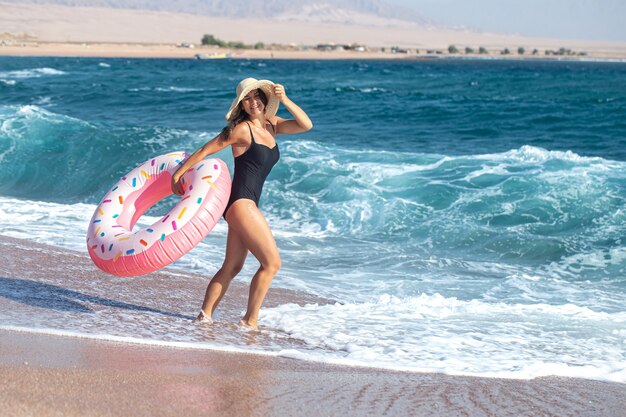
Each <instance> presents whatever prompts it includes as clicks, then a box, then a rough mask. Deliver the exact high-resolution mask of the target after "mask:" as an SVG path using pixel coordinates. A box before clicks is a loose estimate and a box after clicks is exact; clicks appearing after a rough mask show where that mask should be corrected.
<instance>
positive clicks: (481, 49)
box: [478, 46, 487, 55]
mask: <svg viewBox="0 0 626 417" xmlns="http://www.w3.org/2000/svg"><path fill="white" fill-rule="evenodd" d="M478 53H479V54H481V55H485V54H486V53H487V49H485V47H484V46H481V47H480V48H478Z"/></svg>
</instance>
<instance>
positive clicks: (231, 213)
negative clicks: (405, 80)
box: [172, 78, 313, 327]
mask: <svg viewBox="0 0 626 417" xmlns="http://www.w3.org/2000/svg"><path fill="white" fill-rule="evenodd" d="M279 103H282V104H283V105H284V106H285V107H286V108H287V110H288V111H289V113H291V115H292V116H293V119H282V118H280V117H278V116H276V111H277V110H278V106H279ZM226 120H228V124H227V125H226V127H224V129H223V130H222V131H221V133H220V134H219V135H217V136H216V137H215V138H213V139H211V140H210V141H209V142H207V143H206V144H204V146H202V147H201V148H200V149H198V150H197V151H195V152H194V153H193V155H191V156H190V157H189V158H188V159H187V160H186V161H185V163H184V164H183V165H182V166H181V167H180V168H179V169H178V170H177V171H176V172H175V173H174V175H173V176H172V191H173V192H174V193H175V194H178V195H183V193H184V190H183V187H182V184H181V183H180V178H181V177H182V176H183V174H184V173H185V172H186V171H187V170H188V169H189V168H191V167H192V166H194V165H195V164H196V163H198V162H199V161H201V160H202V159H204V158H206V157H207V156H209V155H212V154H214V153H216V152H218V151H221V150H222V149H224V148H225V147H227V146H231V147H232V151H233V156H234V157H235V174H234V177H233V184H232V189H231V195H230V199H229V201H228V204H227V206H226V210H225V212H224V218H225V219H226V222H227V223H228V238H227V240H226V255H225V257H224V263H223V264H222V267H221V268H220V270H219V271H217V273H216V274H215V276H214V277H213V279H212V280H211V282H210V283H209V286H208V288H207V290H206V295H205V296H204V303H203V304H202V309H201V310H200V314H199V315H198V318H197V320H200V321H203V320H210V319H211V317H212V316H213V312H214V311H215V308H216V307H217V305H218V304H219V302H220V300H221V299H222V297H223V296H224V294H225V293H226V290H227V289H228V285H229V284H230V282H231V281H232V280H233V278H234V277H235V276H236V275H237V274H238V273H239V271H240V270H241V268H242V267H243V264H244V261H245V259H246V256H247V255H248V251H250V252H252V255H254V257H255V258H256V259H257V260H258V261H259V263H260V264H261V265H260V267H259V269H258V270H257V272H256V274H254V277H253V278H252V282H251V283H250V295H249V299H248V309H247V311H246V314H245V315H244V317H243V319H242V320H241V324H243V325H246V326H251V327H256V325H257V321H258V318H259V310H260V308H261V304H262V303H263V299H264V298H265V294H266V293H267V290H268V289H269V286H270V284H271V282H272V279H273V278H274V275H276V273H277V272H278V269H279V268H280V256H279V254H278V248H277V247H276V242H275V241H274V236H273V235H272V231H271V230H270V228H269V225H268V223H267V221H266V220H265V217H263V214H261V212H260V211H259V209H258V207H257V206H258V203H259V199H260V197H261V191H262V188H263V183H264V182H265V178H266V177H267V175H268V174H269V172H270V170H271V169H272V167H273V166H274V165H275V164H276V162H277V161H278V159H279V157H280V154H279V152H278V145H277V143H276V135H278V134H285V133H300V132H306V131H307V130H310V129H311V128H312V127H313V124H312V123H311V119H309V117H308V116H307V114H306V113H305V112H304V111H303V110H302V109H301V108H300V107H298V106H297V105H296V104H295V103H294V102H293V101H291V100H290V99H289V98H288V97H287V94H285V88H284V87H283V86H282V85H280V84H274V83H273V82H271V81H268V80H260V81H259V80H256V79H254V78H246V79H244V80H242V81H241V82H240V83H239V85H237V97H236V98H235V100H234V101H233V104H232V105H231V106H230V109H229V110H228V113H226Z"/></svg>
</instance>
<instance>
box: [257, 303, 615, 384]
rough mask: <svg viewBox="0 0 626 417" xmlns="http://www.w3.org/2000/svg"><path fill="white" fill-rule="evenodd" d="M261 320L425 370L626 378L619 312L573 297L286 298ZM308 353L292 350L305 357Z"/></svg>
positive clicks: (311, 339)
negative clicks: (561, 301) (569, 300)
mask: <svg viewBox="0 0 626 417" xmlns="http://www.w3.org/2000/svg"><path fill="white" fill-rule="evenodd" d="M261 320H263V322H264V323H266V325H268V326H270V327H271V328H275V329H278V330H280V331H282V332H286V333H287V334H289V335H290V336H291V337H293V338H295V339H298V340H302V341H303V342H304V343H306V344H307V346H308V347H310V348H311V350H313V351H317V352H319V351H320V350H323V351H325V352H326V357H329V356H330V357H331V358H332V359H335V360H337V361H343V362H348V363H356V364H366V365H369V366H380V367H393V368H394V369H404V370H413V371H424V372H444V373H449V374H463V375H480V376H492V377H510V378H524V379H526V378H535V377H540V376H547V375H562V376H570V377H583V378H594V379H596V378H597V379H605V380H611V381H616V382H626V362H625V361H624V359H623V356H622V353H621V350H620V349H619V348H618V347H619V346H620V344H621V343H623V342H624V338H623V335H620V334H619V332H618V333H616V332H615V330H617V329H620V328H622V327H623V325H624V323H626V313H612V314H610V313H603V312H596V311H593V310H591V309H589V308H587V307H580V306H576V305H569V304H565V305H547V304H526V305H525V304H514V305H511V304H506V303H486V302H482V301H478V300H471V301H462V300H458V299H456V298H447V297H443V296H441V295H439V294H433V295H426V294H422V295H420V296H417V297H409V298H398V297H395V296H392V295H381V296H380V297H378V299H377V300H374V301H372V302H368V303H360V304H354V303H344V304H339V303H337V304H330V305H323V306H320V305H314V304H310V305H306V306H296V305H293V304H286V305H281V306H279V307H275V308H271V309H264V310H263V312H262V317H261ZM309 355H311V354H310V353H306V352H302V353H298V352H295V353H292V354H291V356H294V357H302V358H306V357H307V356H309Z"/></svg>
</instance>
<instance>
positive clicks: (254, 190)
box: [224, 123, 280, 217]
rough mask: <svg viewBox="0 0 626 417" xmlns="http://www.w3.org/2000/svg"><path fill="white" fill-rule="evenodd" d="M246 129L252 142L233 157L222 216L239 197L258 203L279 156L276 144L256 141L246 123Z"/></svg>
mask: <svg viewBox="0 0 626 417" xmlns="http://www.w3.org/2000/svg"><path fill="white" fill-rule="evenodd" d="M270 125H271V126H272V130H274V131H275V128H274V125H273V124H271V123H270ZM248 129H250V137H251V139H252V142H251V143H250V147H249V148H248V149H247V150H246V151H245V152H244V153H242V154H241V155H239V156H237V157H235V174H234V177H233V184H232V187H231V190H230V198H229V199H228V204H227V205H226V210H224V217H226V213H227V212H228V209H229V208H230V206H231V205H232V204H233V203H234V202H235V201H237V200H239V199H241V198H247V199H250V200H252V201H254V202H255V203H256V205H257V206H258V205H259V200H260V198H261V191H263V183H265V179H266V178H267V176H268V174H269V173H270V171H271V170H272V167H273V166H274V165H276V162H278V158H280V152H279V151H278V144H276V145H274V147H273V148H270V147H269V146H266V145H263V144H260V143H256V141H255V140H254V134H253V133H252V128H251V127H250V124H248Z"/></svg>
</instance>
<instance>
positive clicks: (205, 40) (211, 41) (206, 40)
mask: <svg viewBox="0 0 626 417" xmlns="http://www.w3.org/2000/svg"><path fill="white" fill-rule="evenodd" d="M202 45H206V46H219V47H220V48H232V49H252V46H251V45H247V44H245V43H243V42H240V41H234V42H232V41H229V42H226V41H223V40H221V39H219V38H216V37H215V36H213V35H209V34H206V35H204V36H203V37H202ZM255 46H256V45H255Z"/></svg>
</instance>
